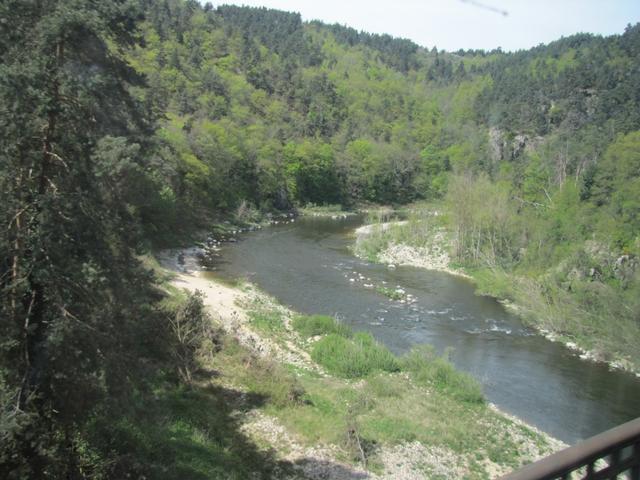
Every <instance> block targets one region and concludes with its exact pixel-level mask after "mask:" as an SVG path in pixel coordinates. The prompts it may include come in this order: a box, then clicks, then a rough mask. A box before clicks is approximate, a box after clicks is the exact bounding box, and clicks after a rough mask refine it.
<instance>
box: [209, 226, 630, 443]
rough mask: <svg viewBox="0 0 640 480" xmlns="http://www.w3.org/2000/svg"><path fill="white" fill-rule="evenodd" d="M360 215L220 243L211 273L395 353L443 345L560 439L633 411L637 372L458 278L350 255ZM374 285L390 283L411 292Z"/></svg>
mask: <svg viewBox="0 0 640 480" xmlns="http://www.w3.org/2000/svg"><path fill="white" fill-rule="evenodd" d="M360 223H361V222H360V220H359V219H358V218H357V217H355V218H354V217H351V218H349V219H344V220H331V219H318V218H303V219H298V220H296V222H295V223H290V224H286V225H277V226H273V227H270V228H267V229H264V230H260V231H256V232H252V233H249V234H247V235H245V236H244V237H243V238H242V239H241V240H240V241H239V242H237V243H233V244H226V245H225V246H224V247H223V248H222V250H221V252H220V253H221V261H220V263H219V265H218V267H217V272H216V273H215V275H217V276H221V277H223V278H226V279H238V278H245V279H248V280H250V281H251V282H253V283H255V284H256V285H258V286H259V287H260V288H261V289H263V290H264V291H266V292H267V293H269V294H271V295H273V296H274V297H276V298H277V299H278V300H279V301H280V302H282V303H283V304H285V305H288V306H290V307H292V308H293V309H294V310H297V311H300V312H303V313H309V314H311V313H322V314H328V315H334V316H336V317H338V318H339V319H341V320H342V321H343V322H344V323H345V324H347V325H350V326H351V327H352V328H354V329H355V330H365V331H368V332H371V333H372V334H373V335H374V336H375V337H376V338H377V339H378V340H379V341H381V342H382V343H384V344H385V345H387V346H388V347H389V348H390V349H391V350H392V351H394V352H396V353H398V354H402V353H403V352H406V351H407V350H409V349H410V348H411V347H412V346H414V345H416V344H425V343H426V344H430V345H433V346H434V347H435V348H436V349H437V350H438V351H439V352H444V351H445V350H446V349H448V348H451V349H452V352H451V354H450V355H451V357H450V358H451V360H452V361H453V363H454V364H455V365H456V366H457V367H458V368H459V369H461V370H464V371H466V372H469V373H470V374H472V375H473V376H474V377H475V378H477V379H478V380H479V381H480V382H481V383H482V385H483V389H484V392H485V395H486V396H487V398H488V399H489V401H491V402H492V403H495V404H496V405H497V406H499V407H500V408H501V409H502V410H504V411H507V412H509V413H512V414H513V415H515V416H517V417H519V418H521V419H523V420H524V421H526V422H527V423H530V424H532V425H535V426H537V427H538V428H540V429H541V430H543V431H545V432H547V433H549V434H551V435H553V436H554V437H556V438H558V439H560V440H563V441H565V442H567V443H575V442H576V441H578V440H580V439H584V438H586V437H589V436H591V435H594V434H596V433H599V432H601V431H603V430H606V429H609V428H611V427H614V426H616V425H618V424H620V423H623V422H626V421H628V420H631V419H633V418H635V417H637V416H640V379H638V378H636V377H635V376H634V375H632V374H629V373H626V372H622V371H616V370H610V369H609V368H608V367H607V366H606V365H604V364H599V363H593V362H589V361H584V360H581V359H580V358H579V357H578V356H577V355H576V354H575V353H574V352H572V351H570V350H568V349H567V348H565V347H563V346H562V345H560V344H557V343H553V342H550V341H548V340H546V339H545V338H543V337H541V336H539V335H536V334H534V332H533V331H531V330H530V329H528V328H526V327H524V326H523V325H522V323H521V322H520V321H519V319H518V318H517V317H516V316H514V315H512V314H510V313H509V312H507V311H506V310H505V309H504V308H503V306H502V305H501V304H500V303H498V302H497V301H496V300H495V299H493V298H489V297H482V296H478V295H475V294H474V287H473V285H472V284H471V283H470V282H468V281H467V280H465V279H462V278H459V277H455V276H452V275H449V274H446V273H441V272H433V271H427V270H424V269H418V268H413V267H398V268H396V269H389V268H387V267H386V266H384V265H378V264H371V263H368V262H366V261H363V260H360V259H358V258H356V257H354V256H353V255H352V254H351V252H350V250H349V248H350V247H351V246H352V244H353V242H354V236H353V231H354V229H355V228H356V227H357V226H359V225H360ZM376 287H385V288H391V289H395V288H398V287H400V288H402V289H403V290H404V291H405V292H406V293H407V294H408V295H411V296H412V297H413V298H415V301H414V302H413V303H410V302H409V303H406V302H405V303H400V302H399V301H394V300H391V299H389V298H387V297H385V296H384V295H382V294H380V293H378V292H377V291H376Z"/></svg>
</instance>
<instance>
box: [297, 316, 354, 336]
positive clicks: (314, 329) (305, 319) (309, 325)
mask: <svg viewBox="0 0 640 480" xmlns="http://www.w3.org/2000/svg"><path fill="white" fill-rule="evenodd" d="M292 326H293V328H294V330H296V331H297V332H298V333H299V334H300V336H302V338H310V337H315V336H317V335H328V334H330V333H335V334H336V335H340V336H343V337H350V336H351V333H352V332H351V329H350V328H349V327H347V326H345V325H342V324H341V323H339V322H338V321H336V319H335V318H333V317H329V316H327V315H298V316H296V317H295V318H294V319H293V322H292Z"/></svg>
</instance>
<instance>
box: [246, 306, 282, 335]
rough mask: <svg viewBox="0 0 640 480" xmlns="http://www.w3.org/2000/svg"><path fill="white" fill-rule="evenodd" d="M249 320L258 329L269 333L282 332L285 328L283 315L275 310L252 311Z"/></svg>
mask: <svg viewBox="0 0 640 480" xmlns="http://www.w3.org/2000/svg"><path fill="white" fill-rule="evenodd" d="M249 322H250V323H251V325H253V326H254V327H256V328H257V329H258V330H260V331H262V332H264V333H267V334H275V333H281V332H283V331H284V330H285V327H284V323H283V321H282V315H281V314H280V313H279V312H277V311H275V310H267V309H261V310H257V311H255V310H254V311H250V312H249Z"/></svg>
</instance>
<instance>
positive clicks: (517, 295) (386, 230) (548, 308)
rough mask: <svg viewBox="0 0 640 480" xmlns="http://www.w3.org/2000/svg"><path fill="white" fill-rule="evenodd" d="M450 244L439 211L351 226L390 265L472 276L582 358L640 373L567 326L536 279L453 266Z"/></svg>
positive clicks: (364, 247) (369, 251) (364, 253)
mask: <svg viewBox="0 0 640 480" xmlns="http://www.w3.org/2000/svg"><path fill="white" fill-rule="evenodd" d="M450 245H451V241H450V238H449V236H448V234H447V230H446V227H445V225H444V223H443V222H442V221H440V220H439V219H438V216H437V215H435V216H434V215H429V214H423V215H422V217H421V218H420V219H417V220H416V219H412V220H411V221H407V220H402V221H395V222H383V223H378V224H369V225H364V226H361V227H359V228H358V229H356V230H355V242H354V253H355V254H356V255H357V256H359V257H361V258H365V259H367V260H369V261H375V262H379V263H384V264H387V265H388V266H389V267H391V268H393V267H395V266H396V265H407V266H413V267H418V268H425V269H428V270H436V271H441V272H446V273H449V274H452V275H456V276H460V277H464V278H467V279H469V280H472V281H473V282H474V283H475V285H476V288H477V291H478V293H480V294H482V295H488V296H492V297H495V298H497V299H498V301H499V302H500V303H502V304H503V305H504V306H505V308H507V309H508V310H509V311H511V312H512V313H514V314H516V315H518V316H519V317H520V318H522V319H523V320H524V321H525V322H526V323H527V325H529V326H531V327H532V328H534V329H536V330H537V331H538V332H539V333H540V334H541V335H543V336H544V337H545V338H547V339H548V340H550V341H553V342H559V343H562V344H563V345H565V346H566V347H567V348H569V349H570V350H572V351H574V352H576V353H577V355H578V356H579V357H580V358H581V359H583V360H588V361H595V362H602V363H606V364H607V365H608V366H609V367H610V368H615V369H621V370H626V371H629V372H631V373H634V374H635V375H636V376H638V377H640V367H639V365H638V364H637V362H634V361H633V360H632V359H631V358H629V357H628V356H625V355H622V354H620V353H618V352H616V351H611V350H608V349H603V348H594V346H593V345H594V343H595V342H594V338H593V337H589V336H588V335H584V334H580V333H577V331H576V329H575V328H571V327H570V326H568V325H570V322H568V321H567V320H566V319H567V318H571V317H572V316H573V315H572V314H571V313H568V314H567V313H565V312H564V311H562V310H563V308H564V306H562V305H554V304H552V303H550V302H549V301H548V300H546V299H545V298H544V293H543V291H542V287H541V286H540V285H539V284H538V283H536V282H534V281H532V280H529V279H525V278H520V277H517V276H515V275H513V274H508V273H506V272H503V271H501V272H496V271H492V270H490V269H463V268H461V267H459V266H454V265H453V263H452V260H451V257H450V255H449V250H450ZM575 313H576V312H573V314H575ZM563 315H564V317H563V322H561V323H562V326H563V328H559V327H557V324H558V322H557V321H556V319H557V318H558V317H561V316H563ZM574 323H575V322H574ZM577 323H578V324H579V321H577Z"/></svg>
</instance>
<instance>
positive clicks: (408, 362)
mask: <svg viewBox="0 0 640 480" xmlns="http://www.w3.org/2000/svg"><path fill="white" fill-rule="evenodd" d="M401 365H402V369H403V370H404V371H407V372H409V373H410V374H411V377H412V378H413V379H414V380H415V381H416V382H417V383H420V384H423V385H427V386H431V387H433V388H435V389H437V390H439V391H441V392H443V393H446V394H447V395H450V396H452V397H454V398H456V399H458V400H460V401H463V402H469V403H484V401H485V399H484V395H483V393H482V388H481V386H480V384H479V383H478V382H477V381H476V380H475V379H474V378H473V377H472V376H471V375H468V374H467V373H464V372H460V371H458V370H456V368H455V367H454V366H453V364H452V363H451V362H449V360H448V359H447V358H446V356H443V357H440V356H438V355H437V354H436V352H435V350H434V349H433V348H432V347H430V346H427V345H423V346H419V347H416V348H414V349H413V350H412V351H411V352H409V353H408V354H407V355H405V356H404V357H403V358H402V360H401Z"/></svg>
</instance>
